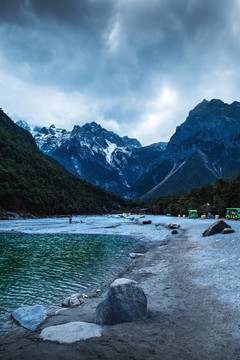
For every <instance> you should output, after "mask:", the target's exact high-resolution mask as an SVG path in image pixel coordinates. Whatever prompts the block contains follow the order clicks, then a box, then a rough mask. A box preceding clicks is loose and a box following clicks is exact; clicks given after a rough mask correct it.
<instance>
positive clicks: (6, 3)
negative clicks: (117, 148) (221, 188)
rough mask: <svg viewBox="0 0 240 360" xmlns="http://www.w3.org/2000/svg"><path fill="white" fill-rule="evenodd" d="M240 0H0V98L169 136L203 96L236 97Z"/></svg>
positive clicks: (16, 112)
mask: <svg viewBox="0 0 240 360" xmlns="http://www.w3.org/2000/svg"><path fill="white" fill-rule="evenodd" d="M239 93H240V1H239V0H0V107H1V108H2V109H3V110H4V111H5V112H6V113H8V114H9V116H10V117H11V118H12V119H13V120H19V119H22V120H26V121H27V122H28V123H29V124H36V125H40V126H41V125H42V126H50V125H51V124H53V123H54V124H55V125H56V126H57V127H62V128H66V129H68V130H71V129H72V127H73V125H75V124H78V125H83V124H85V123H86V122H91V121H95V122H97V123H99V124H101V125H102V126H103V127H105V128H106V129H107V130H112V131H114V132H116V133H118V134H119V135H121V136H124V135H128V136H129V137H135V138H137V139H138V140H139V141H140V142H141V143H142V144H143V145H148V144H151V143H153V142H159V141H168V140H169V138H170V136H171V135H172V134H173V133H174V131H175V128H176V126H178V125H180V124H181V123H182V122H183V121H185V119H186V117H187V115H188V113H189V111H190V110H191V109H192V108H193V107H195V106H196V105H197V104H198V103H199V102H201V101H202V100H203V99H204V98H205V99H207V100H211V99H212V98H220V99H221V100H223V101H224V102H227V103H231V102H233V101H235V100H237V101H239Z"/></svg>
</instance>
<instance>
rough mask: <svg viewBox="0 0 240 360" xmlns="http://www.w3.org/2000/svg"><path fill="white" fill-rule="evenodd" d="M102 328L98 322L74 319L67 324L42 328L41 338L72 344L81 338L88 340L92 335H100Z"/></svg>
mask: <svg viewBox="0 0 240 360" xmlns="http://www.w3.org/2000/svg"><path fill="white" fill-rule="evenodd" d="M101 334H102V328H101V326H99V325H96V324H90V323H86V322H83V321H73V322H70V323H67V324H62V325H55V326H49V327H47V328H45V329H43V330H42V332H41V334H40V335H39V337H40V339H42V340H48V341H57V342H59V343H60V344H71V343H74V342H76V341H79V340H86V339H89V338H91V337H97V336H98V337H99V336H101Z"/></svg>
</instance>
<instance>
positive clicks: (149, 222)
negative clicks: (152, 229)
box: [142, 220, 152, 225]
mask: <svg viewBox="0 0 240 360" xmlns="http://www.w3.org/2000/svg"><path fill="white" fill-rule="evenodd" d="M151 223H152V221H151V220H143V221H142V224H143V225H148V224H151Z"/></svg>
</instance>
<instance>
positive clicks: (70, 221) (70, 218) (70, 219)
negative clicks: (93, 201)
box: [69, 216, 72, 224]
mask: <svg viewBox="0 0 240 360" xmlns="http://www.w3.org/2000/svg"><path fill="white" fill-rule="evenodd" d="M71 223H72V217H71V216H69V224H71Z"/></svg>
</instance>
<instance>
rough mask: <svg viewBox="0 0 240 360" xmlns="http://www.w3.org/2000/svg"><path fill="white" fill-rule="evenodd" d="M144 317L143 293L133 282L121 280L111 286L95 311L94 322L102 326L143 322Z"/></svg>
mask: <svg viewBox="0 0 240 360" xmlns="http://www.w3.org/2000/svg"><path fill="white" fill-rule="evenodd" d="M146 317H147V298H146V295H145V293H144V291H143V290H142V288H141V287H140V286H139V285H137V283H136V282H135V281H133V280H129V279H123V278H122V279H117V280H115V281H114V282H113V283H112V284H111V287H110V289H109V291H108V293H107V295H106V297H105V299H104V300H103V301H102V302H101V303H100V304H98V306H97V309H96V322H97V323H98V324H104V325H113V324H118V323H122V322H127V321H139V320H145V319H146Z"/></svg>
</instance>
